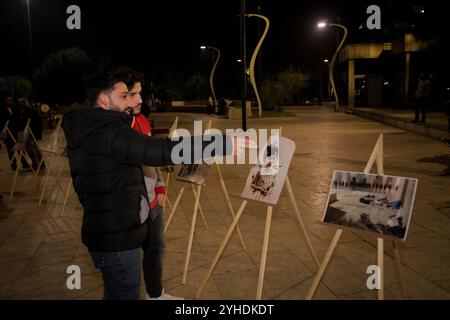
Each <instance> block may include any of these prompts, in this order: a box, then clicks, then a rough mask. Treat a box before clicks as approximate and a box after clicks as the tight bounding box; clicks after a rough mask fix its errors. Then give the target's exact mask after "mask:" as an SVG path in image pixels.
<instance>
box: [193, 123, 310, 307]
mask: <svg viewBox="0 0 450 320" xmlns="http://www.w3.org/2000/svg"><path fill="white" fill-rule="evenodd" d="M280 135H281V128H280ZM285 185H286V189H287V191H288V194H289V199H290V200H291V203H292V207H293V208H294V211H295V213H296V215H297V218H298V223H299V225H300V227H301V230H302V233H303V236H304V238H305V242H306V244H307V247H308V250H309V251H310V253H311V256H312V258H313V260H314V262H315V263H316V265H317V266H319V260H318V259H317V256H316V253H315V252H314V249H313V248H312V244H311V240H310V238H309V236H308V234H307V232H306V228H305V224H304V223H303V219H302V216H301V214H300V211H299V209H298V206H297V203H296V201H295V196H294V192H293V190H292V186H291V183H290V180H289V177H288V176H287V175H286V180H285ZM246 206H247V200H243V201H242V203H241V206H240V207H239V210H238V212H237V213H236V216H235V218H234V220H233V223H232V224H231V226H230V227H229V229H228V231H227V233H226V234H225V238H224V239H223V241H222V244H221V245H220V248H219V250H218V251H217V254H216V256H215V257H214V260H213V261H212V263H211V265H210V267H209V270H208V273H207V274H206V277H205V278H204V279H203V281H202V283H201V285H200V288H199V289H198V291H197V294H196V295H195V298H196V299H198V298H199V297H200V295H201V294H202V292H203V290H204V288H205V286H206V283H207V282H208V279H209V277H210V276H211V274H212V272H213V271H214V269H215V267H216V265H217V263H218V261H219V259H220V257H221V256H222V253H223V251H224V250H225V247H226V246H227V244H228V241H229V240H230V236H231V234H232V233H233V230H234V228H235V227H236V226H237V224H238V222H239V219H240V217H241V215H242V213H243V212H244V209H245V207H246ZM272 211H273V206H271V205H268V206H267V215H266V226H265V231H264V240H263V246H262V252H261V262H260V267H259V277H258V288H257V290H256V299H257V300H261V297H262V290H263V285H264V275H265V270H266V260H267V250H268V247H269V234H270V226H271V223H272Z"/></svg>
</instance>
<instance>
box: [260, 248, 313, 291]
mask: <svg viewBox="0 0 450 320" xmlns="http://www.w3.org/2000/svg"><path fill="white" fill-rule="evenodd" d="M258 269H259V266H258ZM311 276H313V272H311V271H310V270H308V269H307V268H306V267H305V265H304V264H303V262H302V261H301V259H300V258H298V257H296V256H294V255H292V254H291V252H289V251H287V252H272V253H271V254H270V255H269V256H268V259H267V262H266V279H267V280H268V281H269V283H270V284H271V286H272V288H273V289H274V292H273V296H276V295H278V294H280V293H281V292H284V291H285V290H287V289H289V288H291V287H293V286H294V285H296V284H298V283H300V282H303V281H305V280H306V279H308V278H310V277H311Z"/></svg>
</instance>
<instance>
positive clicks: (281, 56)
mask: <svg viewBox="0 0 450 320" xmlns="http://www.w3.org/2000/svg"><path fill="white" fill-rule="evenodd" d="M423 2H426V4H425V5H424V7H425V8H426V13H425V14H424V15H422V16H421V17H419V18H418V17H416V16H414V15H413V14H412V6H413V5H414V4H422V3H423ZM30 3H31V25H32V35H33V54H34V60H35V66H39V64H40V63H42V61H43V60H44V59H45V57H47V56H48V55H49V54H50V53H51V52H54V51H57V50H59V49H61V48H70V47H79V48H81V49H83V50H85V51H86V52H87V53H88V55H89V56H90V57H91V58H92V59H93V60H94V61H99V60H100V59H101V58H104V57H108V58H109V59H110V61H111V63H112V64H113V65H129V66H131V67H134V68H137V69H140V70H142V71H144V73H149V72H152V70H154V69H155V68H156V69H159V70H170V71H172V72H179V73H180V74H184V75H187V76H188V75H191V74H194V73H197V72H202V73H205V74H208V73H209V70H210V68H211V63H212V55H211V53H209V54H208V53H206V52H202V51H201V50H199V46H200V45H201V44H207V45H213V46H216V47H218V48H219V49H220V50H221V51H222V60H221V63H220V65H219V67H218V69H217V77H218V79H219V78H220V76H219V73H222V79H227V80H223V81H230V80H231V79H234V78H233V76H232V75H231V74H239V65H238V63H237V62H236V59H237V58H239V56H240V33H239V18H238V16H237V15H238V14H239V11H240V0H209V1H204V0H195V1H194V0H192V1H173V0H164V1H142V0H141V1H137V0H127V1H106V0H96V1H92V0H91V1H80V0H70V1H66V0H30ZM71 4H77V5H79V6H80V8H81V30H68V29H67V27H66V19H67V17H68V16H69V15H68V14H66V8H67V7H68V6H69V5H71ZM370 4H378V5H379V6H380V7H381V10H382V30H381V31H371V30H368V29H366V28H359V26H360V25H361V24H364V25H365V21H366V19H367V17H368V15H367V14H366V12H365V11H366V8H367V6H368V5H370ZM258 5H260V6H261V8H262V9H261V14H263V15H266V16H267V17H268V18H269V19H270V21H271V29H270V30H269V34H268V36H267V38H266V41H265V42H264V44H263V49H262V65H263V67H262V69H263V73H271V72H275V71H277V70H280V69H282V68H285V67H287V66H290V65H292V66H295V67H297V68H300V69H302V70H305V71H313V72H314V71H317V70H320V69H319V68H321V65H323V62H322V61H323V59H324V58H330V56H331V55H332V53H333V52H334V50H335V48H336V40H337V36H338V34H337V32H338V31H336V29H335V30H333V29H329V30H322V31H319V30H318V29H317V28H316V23H317V21H318V20H320V19H323V18H326V19H328V20H329V21H336V20H337V19H338V17H339V19H340V22H341V23H343V24H345V25H347V26H348V28H349V33H350V34H349V41H352V42H359V41H378V40H380V39H383V38H384V39H386V37H389V36H390V34H389V28H390V26H392V24H393V23H394V22H395V21H401V20H402V19H416V20H417V19H418V21H417V23H416V29H417V30H418V32H423V33H426V34H429V35H431V37H438V38H439V37H440V38H442V39H444V38H445V35H444V34H445V32H446V30H448V29H449V28H448V26H447V25H446V21H447V20H448V19H440V18H439V17H438V16H439V15H442V17H444V16H445V15H446V14H447V12H446V11H445V10H443V9H442V7H441V5H439V3H438V2H437V1H435V2H434V1H422V2H420V1H359V2H356V1H320V0H314V1H283V0H278V1H269V0H247V13H256V12H257V10H256V7H257V6H258ZM258 22H259V19H258V18H252V19H247V46H248V61H250V57H251V54H252V52H253V48H254V46H255V45H256V41H257V39H258V37H257V25H258ZM0 23H1V30H0V33H1V39H2V46H1V48H2V49H1V51H2V55H1V56H2V58H1V60H0V76H3V75H11V74H24V75H28V76H29V75H30V74H31V72H30V58H29V57H30V54H29V52H30V51H29V45H28V30H27V11H26V0H1V3H0ZM262 24H263V23H262ZM442 39H441V40H440V41H441V42H443V40H442ZM386 40H388V39H386ZM447 60H448V59H447ZM227 77H228V78H227ZM218 81H219V82H220V81H221V80H218Z"/></svg>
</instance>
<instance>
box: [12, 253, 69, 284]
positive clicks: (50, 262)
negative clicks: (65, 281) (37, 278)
mask: <svg viewBox="0 0 450 320" xmlns="http://www.w3.org/2000/svg"><path fill="white" fill-rule="evenodd" d="M73 254H74V253H73V251H72V250H70V249H68V250H65V251H60V252H53V253H46V254H35V255H34V256H33V257H32V258H31V259H30V260H29V263H28V264H27V266H26V268H25V269H24V270H23V272H22V274H21V277H26V276H30V275H34V274H36V273H38V272H41V271H45V270H47V269H48V267H50V266H55V267H56V266H58V267H59V268H61V269H62V270H64V271H65V270H66V268H67V267H68V266H69V265H71V262H72V259H73Z"/></svg>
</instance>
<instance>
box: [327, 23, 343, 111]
mask: <svg viewBox="0 0 450 320" xmlns="http://www.w3.org/2000/svg"><path fill="white" fill-rule="evenodd" d="M329 25H330V26H335V27H339V28H341V29H343V30H344V37H343V38H342V40H341V43H340V44H339V46H338V47H337V49H336V51H335V53H334V55H333V58H331V62H330V65H329V69H328V75H329V77H330V83H331V87H332V88H333V93H334V99H335V100H336V106H335V107H334V111H335V112H338V111H339V98H338V94H337V91H336V86H335V85H334V76H333V69H334V63H335V61H336V58H337V56H338V54H339V51H340V50H341V48H342V45H343V44H344V42H345V38H347V28H346V27H345V26H343V25H342V24H338V23H330V24H329Z"/></svg>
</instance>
